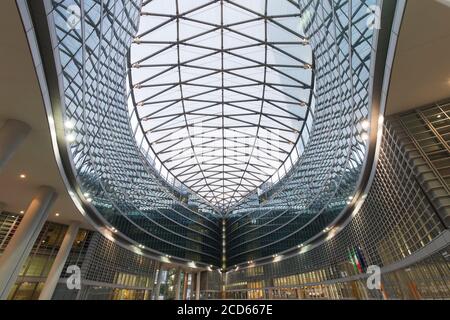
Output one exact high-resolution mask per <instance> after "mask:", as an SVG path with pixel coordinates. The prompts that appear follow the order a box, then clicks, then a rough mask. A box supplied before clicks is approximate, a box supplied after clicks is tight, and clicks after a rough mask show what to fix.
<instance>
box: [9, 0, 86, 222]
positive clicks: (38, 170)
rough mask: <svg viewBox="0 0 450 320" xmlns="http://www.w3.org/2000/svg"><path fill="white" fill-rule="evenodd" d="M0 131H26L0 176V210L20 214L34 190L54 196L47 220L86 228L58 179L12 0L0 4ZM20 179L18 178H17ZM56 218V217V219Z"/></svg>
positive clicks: (26, 50) (35, 80) (21, 26)
mask: <svg viewBox="0 0 450 320" xmlns="http://www.w3.org/2000/svg"><path fill="white" fill-rule="evenodd" d="M0 38H1V39H2V45H1V46H0V70H1V72H0V101H1V103H0V126H2V125H3V122H4V120H6V119H9V118H11V119H17V120H21V121H24V122H26V123H27V124H29V125H30V126H31V128H32V130H31V133H30V135H29V136H28V137H27V139H26V140H25V142H24V144H23V145H21V147H20V148H19V150H18V151H17V153H16V155H15V156H14V157H13V159H12V160H11V161H10V162H9V163H8V164H7V165H6V167H5V168H4V170H2V172H0V202H4V203H5V204H6V207H4V208H3V210H6V211H10V212H13V213H19V212H20V211H21V210H26V208H27V206H28V204H29V203H30V201H31V199H32V198H33V196H34V194H35V191H36V189H37V187H38V186H40V185H49V186H52V187H53V188H55V189H56V190H57V192H58V199H57V201H56V203H55V204H54V205H53V207H52V210H51V212H50V216H49V220H50V221H55V222H59V223H69V222H70V221H72V220H75V221H80V222H82V226H83V227H84V228H89V229H92V228H91V227H90V225H89V224H88V223H86V222H85V221H84V218H83V216H82V215H81V213H79V211H78V210H77V209H76V207H75V205H74V204H73V202H72V200H71V198H70V197H69V195H68V193H67V190H66V188H65V186H64V184H63V181H62V179H61V176H60V174H59V170H58V167H57V165H56V161H55V158H54V154H53V148H52V143H51V138H50V131H49V127H48V124H47V118H46V113H45V108H44V103H43V99H42V96H41V92H40V88H39V84H38V80H37V76H36V73H35V69H34V66H33V61H32V57H31V53H30V49H29V47H28V42H27V39H26V36H25V31H24V29H23V25H22V21H21V19H20V16H19V12H18V9H17V7H16V5H15V1H1V4H0ZM22 173H23V174H25V175H26V179H21V178H20V177H19V175H20V174H22ZM56 213H59V214H60V215H59V216H58V217H57V216H56Z"/></svg>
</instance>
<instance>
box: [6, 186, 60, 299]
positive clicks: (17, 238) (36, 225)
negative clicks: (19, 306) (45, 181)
mask: <svg viewBox="0 0 450 320" xmlns="http://www.w3.org/2000/svg"><path fill="white" fill-rule="evenodd" d="M55 199H56V193H55V191H54V190H53V189H52V188H50V187H45V186H42V187H40V188H39V189H38V192H37V193H36V196H35V197H34V199H33V200H32V201H31V203H30V205H29V206H28V208H27V210H26V212H25V214H24V216H23V218H22V221H21V222H20V225H19V227H18V228H17V231H16V232H15V234H14V235H13V237H12V238H11V240H10V242H9V244H8V246H7V247H6V249H5V251H4V252H3V255H2V256H1V257H0V300H5V299H6V298H7V297H8V294H9V291H10V290H11V287H12V286H13V285H14V283H15V282H16V279H17V276H18V275H19V272H20V269H21V267H22V265H23V264H24V262H25V260H26V258H27V257H28V255H29V254H30V251H31V249H32V248H33V245H34V242H35V241H36V238H37V237H38V235H39V232H40V231H41V229H42V226H43V225H44V223H45V221H46V220H47V217H48V213H49V210H50V207H51V206H52V204H53V202H54V201H55Z"/></svg>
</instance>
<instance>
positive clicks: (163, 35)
mask: <svg viewBox="0 0 450 320" xmlns="http://www.w3.org/2000/svg"><path fill="white" fill-rule="evenodd" d="M300 16H301V10H300V8H299V6H298V4H297V3H296V2H295V1H290V0H242V1H238V0H235V1H227V0H223V1H217V0H216V1H204V0H196V1H185V0H153V1H151V0H150V1H147V2H145V3H144V6H143V9H142V12H141V20H140V26H139V31H138V36H137V37H136V38H135V40H134V42H133V44H132V47H131V51H130V66H131V72H130V80H131V85H132V98H133V99H132V110H133V111H135V116H136V118H137V121H139V122H140V130H141V131H140V130H139V129H138V131H137V132H136V137H137V140H138V143H139V144H140V146H141V149H146V150H147V154H148V155H149V158H150V160H151V161H154V163H153V164H154V166H155V167H157V168H158V167H159V168H161V169H160V171H161V173H162V175H163V176H171V178H170V179H173V178H175V179H176V180H178V181H180V182H181V183H183V184H184V185H185V186H187V187H188V188H190V189H191V190H192V191H194V192H195V193H197V194H198V195H199V196H201V197H202V198H204V199H206V200H207V201H208V202H209V203H211V204H212V205H213V206H214V207H215V208H216V209H218V210H220V211H227V210H228V209H229V208H230V207H232V206H233V205H234V204H236V203H237V202H239V201H240V200H241V199H242V198H243V197H245V196H246V195H248V194H249V193H250V192H252V191H254V190H255V189H256V188H258V187H260V186H261V185H262V184H263V183H264V182H266V181H267V180H268V179H270V178H271V177H272V176H273V175H274V174H276V173H277V171H278V170H279V169H280V168H283V173H286V171H287V170H289V169H290V167H291V166H292V165H293V163H294V162H295V161H296V160H297V159H298V156H299V153H300V152H299V150H297V148H295V146H296V145H297V142H298V141H299V139H300V137H301V136H302V132H303V131H304V128H305V126H306V123H307V119H308V117H311V115H310V114H311V100H312V99H311V97H312V82H313V72H312V53H311V49H310V47H309V44H308V41H307V39H306V38H305V37H304V36H303V35H302V29H301V20H300ZM132 118H133V117H132ZM308 123H311V119H309V121H308ZM139 131H140V132H139ZM142 138H144V139H142ZM142 141H144V142H142ZM142 143H146V144H148V146H149V148H144V147H142ZM293 150H295V156H294V155H293ZM288 159H289V161H288V162H289V164H288V165H286V164H287V161H286V160H288ZM170 179H168V180H170Z"/></svg>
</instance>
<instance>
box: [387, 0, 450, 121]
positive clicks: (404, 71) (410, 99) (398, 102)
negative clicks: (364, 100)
mask: <svg viewBox="0 0 450 320" xmlns="http://www.w3.org/2000/svg"><path fill="white" fill-rule="evenodd" d="M449 57H450V0H408V1H407V6H406V12H405V15H404V20H403V23H402V26H401V30H400V35H399V43H398V48H397V52H396V55H395V60H394V66H393V74H392V78H391V86H390V90H389V96H388V103H387V109H386V111H387V112H386V113H387V114H394V113H399V112H403V111H407V110H410V109H414V108H417V107H421V106H425V105H428V104H432V103H434V102H439V101H442V100H445V99H447V98H450V58H449Z"/></svg>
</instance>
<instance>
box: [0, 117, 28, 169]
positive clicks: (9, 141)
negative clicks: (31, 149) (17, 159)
mask: <svg viewBox="0 0 450 320" xmlns="http://www.w3.org/2000/svg"><path fill="white" fill-rule="evenodd" d="M29 132H30V127H29V126H28V125H27V124H26V123H24V122H22V121H18V120H12V119H9V120H6V122H5V123H4V124H3V126H2V127H1V128H0V171H1V170H2V169H3V167H4V166H5V165H6V163H7V162H8V160H9V159H11V157H12V156H13V155H14V153H15V152H16V150H17V149H18V147H19V146H20V145H21V144H22V142H23V141H24V140H25V138H26V136H27V135H28V133H29Z"/></svg>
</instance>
